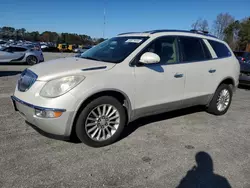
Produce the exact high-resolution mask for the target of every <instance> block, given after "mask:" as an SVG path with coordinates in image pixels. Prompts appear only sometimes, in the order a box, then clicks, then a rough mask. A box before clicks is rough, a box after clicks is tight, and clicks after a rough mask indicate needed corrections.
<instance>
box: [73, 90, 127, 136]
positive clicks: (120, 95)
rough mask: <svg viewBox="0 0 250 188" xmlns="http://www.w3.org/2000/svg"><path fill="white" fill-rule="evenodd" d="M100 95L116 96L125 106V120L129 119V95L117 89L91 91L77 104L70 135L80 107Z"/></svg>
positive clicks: (80, 109)
mask: <svg viewBox="0 0 250 188" xmlns="http://www.w3.org/2000/svg"><path fill="white" fill-rule="evenodd" d="M101 96H112V97H114V98H116V99H117V100H118V101H119V102H121V104H122V105H123V106H124V107H125V111H126V116H127V117H126V118H127V122H129V121H130V119H131V116H132V105H131V101H130V99H129V97H128V96H127V94H125V93H124V92H123V91H121V90H118V89H106V90H100V91H98V92H95V93H92V94H91V95H89V96H88V97H87V98H85V99H84V100H83V101H81V103H80V104H79V105H78V107H77V109H76V112H75V114H74V116H73V121H72V126H71V130H70V135H72V133H73V131H74V130H75V125H76V121H77V118H78V116H79V114H80V112H81V111H82V109H83V108H84V107H85V106H86V105H87V104H88V103H89V102H91V101H92V100H94V99H96V98H99V97H101Z"/></svg>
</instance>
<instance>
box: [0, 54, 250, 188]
mask: <svg viewBox="0 0 250 188" xmlns="http://www.w3.org/2000/svg"><path fill="white" fill-rule="evenodd" d="M65 55H66V56H68V55H70V54H53V56H54V57H52V58H55V57H56V58H57V57H58V56H59V57H62V56H65ZM51 56H52V55H51V54H47V55H46V58H47V59H50V58H51ZM23 68H25V66H19V67H18V66H1V67H0V187H53V188H54V187H83V188H85V187H124V188H130V187H143V188H145V187H150V188H151V187H164V188H170V187H177V186H178V185H180V182H181V180H182V179H183V178H184V177H185V176H186V175H187V172H188V171H189V170H191V169H192V168H193V166H194V165H196V162H195V156H196V154H197V153H199V152H201V151H204V152H206V153H207V154H208V155H210V157H211V159H212V161H213V168H214V171H213V172H212V171H209V169H210V168H211V165H210V166H209V160H208V159H207V158H206V157H205V155H203V157H201V158H199V159H198V161H199V164H200V165H201V166H200V167H201V168H198V169H197V170H193V171H192V172H189V175H188V177H189V178H188V179H189V180H188V181H187V182H186V183H187V184H181V185H180V186H179V187H191V185H198V184H200V183H201V181H203V182H206V184H207V185H210V186H211V187H215V186H214V184H213V183H215V181H216V182H217V184H216V185H217V187H226V186H224V183H225V182H228V183H229V184H230V185H231V187H244V188H249V187H250V119H249V116H250V105H249V101H250V90H249V89H248V88H242V89H238V90H237V92H236V94H235V96H234V98H233V103H232V106H231V108H230V110H229V111H228V113H227V114H226V115H224V116H220V117H216V116H213V115H210V114H207V113H206V112H203V111H200V110H199V109H197V108H191V109H186V110H181V111H176V112H172V113H165V114H161V115H157V116H152V117H147V118H143V119H140V120H137V121H135V122H133V123H131V124H130V125H129V126H128V127H127V128H126V129H125V134H124V135H123V138H122V139H121V140H120V141H118V142H117V143H115V144H113V145H111V146H108V147H104V148H98V149H96V148H90V147H87V146H86V145H84V144H79V143H69V142H64V141H58V140H53V139H49V138H46V137H43V136H41V135H40V134H39V133H37V132H36V131H35V130H34V129H33V128H31V127H30V126H28V125H26V124H25V123H24V120H23V118H22V117H21V116H20V115H19V114H16V113H15V112H14V111H13V109H12V106H11V101H10V98H9V96H10V95H11V93H12V92H13V90H14V87H15V84H16V79H17V77H18V71H21V69H23ZM7 75H9V76H7ZM194 177H196V178H194ZM222 177H223V178H222ZM201 187H204V186H201Z"/></svg>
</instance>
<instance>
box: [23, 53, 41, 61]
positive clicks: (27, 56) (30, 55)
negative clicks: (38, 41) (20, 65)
mask: <svg viewBox="0 0 250 188" xmlns="http://www.w3.org/2000/svg"><path fill="white" fill-rule="evenodd" d="M29 57H35V58H36V60H37V62H39V59H38V58H37V56H36V55H35V54H28V55H26V58H25V62H27V59H28V58H29Z"/></svg>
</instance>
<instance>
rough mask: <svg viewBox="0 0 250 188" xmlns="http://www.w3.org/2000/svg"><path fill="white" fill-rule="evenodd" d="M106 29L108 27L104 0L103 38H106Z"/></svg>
mask: <svg viewBox="0 0 250 188" xmlns="http://www.w3.org/2000/svg"><path fill="white" fill-rule="evenodd" d="M105 29H106V3H105V0H104V8H103V38H104V39H105Z"/></svg>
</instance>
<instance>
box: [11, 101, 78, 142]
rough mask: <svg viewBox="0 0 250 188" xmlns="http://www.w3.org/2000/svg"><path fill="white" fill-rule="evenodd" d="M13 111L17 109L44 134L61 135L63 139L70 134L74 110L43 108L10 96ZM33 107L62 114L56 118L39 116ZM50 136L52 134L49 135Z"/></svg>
mask: <svg viewBox="0 0 250 188" xmlns="http://www.w3.org/2000/svg"><path fill="white" fill-rule="evenodd" d="M11 99H12V101H13V106H14V109H15V111H18V112H19V113H20V114H21V115H22V116H23V117H24V119H25V120H26V121H27V122H28V124H31V125H33V127H34V126H35V127H36V128H37V129H36V130H37V131H38V132H40V133H41V134H43V135H45V133H47V135H48V136H49V135H54V136H55V137H62V138H64V140H65V139H66V138H68V137H69V136H70V132H71V122H72V119H73V115H74V112H72V111H67V110H66V109H57V108H44V107H41V106H35V105H33V104H30V103H27V102H25V101H23V100H20V99H19V98H17V97H15V96H11ZM35 109H37V110H45V111H46V110H50V111H51V110H52V111H61V112H63V113H62V115H61V116H60V117H58V118H41V117H37V116H36V115H35ZM49 137H52V136H49Z"/></svg>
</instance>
